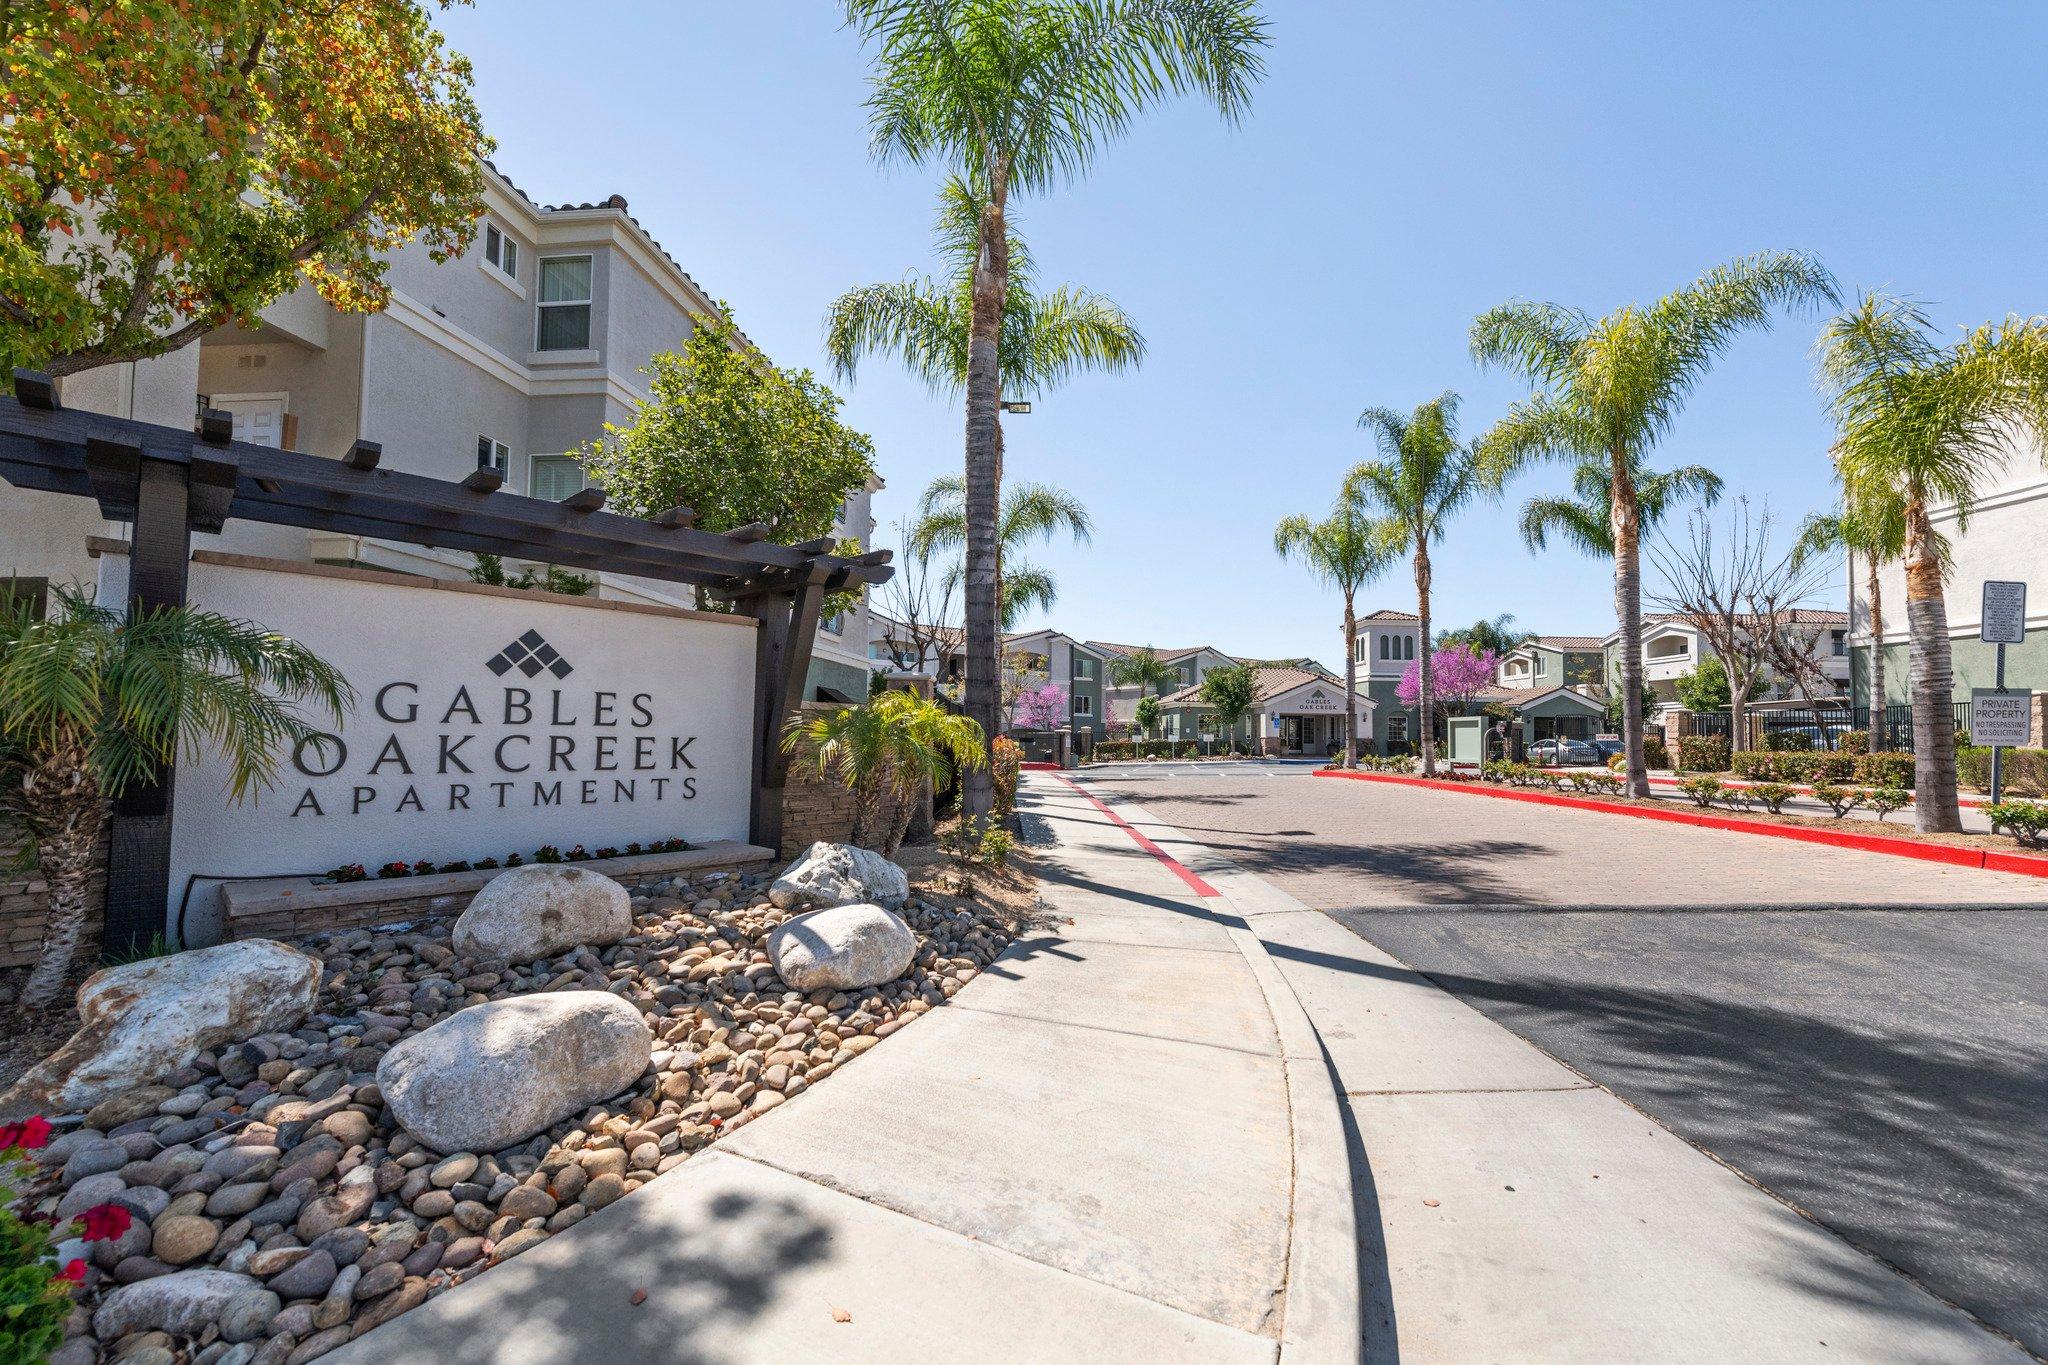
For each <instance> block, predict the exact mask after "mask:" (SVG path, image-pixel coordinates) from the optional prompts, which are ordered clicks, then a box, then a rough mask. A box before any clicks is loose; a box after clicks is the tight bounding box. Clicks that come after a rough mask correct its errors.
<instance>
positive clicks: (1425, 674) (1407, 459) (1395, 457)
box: [1345, 393, 1484, 777]
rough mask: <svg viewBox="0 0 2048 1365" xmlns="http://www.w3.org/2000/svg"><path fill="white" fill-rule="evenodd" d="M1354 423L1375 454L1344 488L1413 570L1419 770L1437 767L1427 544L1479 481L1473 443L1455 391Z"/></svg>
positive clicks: (1478, 488)
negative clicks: (1406, 410) (1466, 438)
mask: <svg viewBox="0 0 2048 1365" xmlns="http://www.w3.org/2000/svg"><path fill="white" fill-rule="evenodd" d="M1358 425H1359V426H1361V427H1363V428H1365V429H1366V430H1367V431H1369V432H1371V433H1372V435H1373V441H1374V443H1375V444H1376V445H1378V447H1379V451H1380V458H1379V459H1377V460H1369V461H1367V462H1366V463H1364V464H1362V465H1359V466H1358V467H1357V468H1356V469H1354V470H1352V471H1351V477H1350V478H1349V479H1348V480H1346V482H1345V487H1346V489H1347V490H1348V491H1353V492H1355V493H1356V494H1357V496H1359V497H1360V498H1362V499H1364V500H1365V501H1366V502H1367V503H1368V504H1369V505H1371V506H1373V507H1374V508H1376V509H1377V513H1378V514H1377V516H1375V518H1374V519H1373V535H1374V537H1375V538H1376V539H1378V540H1379V541H1380V542H1381V543H1382V544H1385V545H1387V546H1390V547H1392V546H1399V547H1401V548H1402V549H1403V550H1405V551H1407V552H1408V554H1409V555H1410V557H1411V558H1410V562H1411V564H1412V565H1413V567H1414V570H1415V614H1416V615H1417V616H1418V617H1419V618H1420V619H1421V630H1420V632H1419V634H1420V636H1421V638H1422V640H1423V642H1424V647H1423V648H1422V649H1421V650H1420V651H1418V653H1419V655H1420V658H1419V663H1420V666H1421V668H1420V673H1419V675H1418V676H1419V680H1420V690H1419V692H1418V694H1417V695H1418V700H1417V702H1416V709H1417V711H1418V712H1419V713H1420V714H1421V715H1422V716H1423V717H1424V719H1423V722H1422V772H1423V775H1424V776H1425V777H1427V776H1431V775H1434V774H1435V772H1436V734H1435V727H1434V726H1432V725H1431V724H1430V723H1429V720H1428V717H1430V716H1432V715H1434V714H1436V713H1435V711H1434V709H1433V708H1434V707H1435V705H1436V670H1435V666H1434V664H1433V662H1432V661H1431V659H1430V657H1429V656H1430V653H1431V651H1430V649H1429V648H1428V640H1429V638H1430V634H1429V590H1430V584H1431V580H1432V569H1431V566H1430V562H1429V547H1430V543H1431V542H1432V541H1440V540H1442V539H1443V536H1444V527H1445V526H1446V525H1448V524H1449V522H1450V519H1451V518H1452V517H1453V516H1455V515H1456V514H1457V513H1458V511H1459V510H1460V509H1462V508H1463V507H1464V506H1465V504H1466V503H1468V502H1470V501H1471V500H1472V499H1473V498H1474V497H1476V496H1478V495H1479V494H1480V493H1481V492H1482V491H1483V487H1484V485H1483V484H1482V483H1481V481H1480V478H1479V472H1478V466H1477V465H1476V464H1475V463H1474V459H1473V454H1472V450H1471V448H1470V447H1469V446H1467V445H1465V444H1464V443H1462V442H1461V441H1459V439H1458V395H1457V394H1455V393H1442V394H1439V395H1437V396H1436V397H1435V398H1432V399H1430V400H1429V401H1428V402H1427V403H1424V404H1422V405H1421V406H1420V407H1418V408H1416V409H1415V411H1414V412H1412V413H1410V414H1409V415H1408V416H1406V417H1403V416H1402V415H1401V414H1399V413H1397V412H1395V411H1393V410H1392V409H1390V408H1367V409H1366V410H1365V411H1364V412H1363V413H1361V414H1359V418H1358Z"/></svg>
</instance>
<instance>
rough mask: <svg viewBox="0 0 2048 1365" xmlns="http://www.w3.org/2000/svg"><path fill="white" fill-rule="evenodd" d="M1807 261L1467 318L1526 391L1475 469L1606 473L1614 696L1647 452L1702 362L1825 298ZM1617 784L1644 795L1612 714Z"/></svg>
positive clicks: (1635, 639)
mask: <svg viewBox="0 0 2048 1365" xmlns="http://www.w3.org/2000/svg"><path fill="white" fill-rule="evenodd" d="M1835 297H1836V295H1835V286H1834V281H1833V280H1832V279H1831V278H1830V277H1829V275H1828V273H1827V271H1825V270H1824V269H1822V268H1821V266H1820V264H1819V263H1818V262H1816V261H1815V260H1814V259H1813V258H1812V257H1810V256H1806V255H1803V254H1801V253H1798V252H1785V251H1779V252H1766V253H1763V254H1761V255H1757V256H1746V257H1743V258H1741V259H1740V260H1735V261H1731V262H1729V263H1728V264H1726V265H1722V266H1716V267H1715V268H1714V269H1712V270H1710V271H1708V272H1707V273H1706V274H1704V275H1702V276H1701V277H1700V278H1699V279H1697V280H1695V281H1693V283H1691V284H1689V285H1687V286H1686V287H1685V288H1683V289H1680V290H1677V291H1675V292H1673V293H1670V294H1666V295H1665V296H1664V297H1663V298H1661V299H1658V300H1657V301H1656V302H1655V303H1652V304H1649V305H1647V306H1645V305H1639V304H1630V305H1628V306H1627V307H1624V308H1619V309H1616V310H1615V311H1614V312H1612V313H1609V314H1608V315H1607V316H1605V317H1601V318H1595V317H1592V316H1590V315H1588V314H1586V313H1582V312H1580V311H1579V310H1577V309H1575V308H1565V307H1562V306H1560V305H1558V304H1554V303H1530V302H1528V301H1526V300H1519V299H1518V300H1515V301H1513V302H1509V303H1505V304H1502V305H1501V306H1500V307H1498V308H1495V309H1493V310H1491V311H1490V312H1487V313H1483V314H1481V315H1480V317H1479V318H1478V319H1477V320H1475V321H1474V322H1473V324H1472V355H1473V358H1474V359H1476V360H1477V361H1478V362H1479V363H1480V364H1482V365H1502V366H1506V367H1508V368H1509V369H1512V370H1515V371H1517V372H1518V373H1520V374H1522V375H1524V376H1526V377H1527V378H1528V380H1529V381H1530V382H1531V383H1532V384H1534V385H1535V386H1536V387H1537V392H1536V393H1534V394H1532V395H1531V396H1530V397H1528V398H1526V399H1524V400H1522V401H1521V402H1518V403H1516V404H1515V405H1514V406H1513V407H1511V408H1510V409H1509V410H1508V414H1507V416H1505V417H1503V418H1502V419H1501V420H1500V421H1499V422H1497V423H1496V424H1495V425H1494V427H1493V429H1492V430H1491V431H1489V432H1488V433H1487V434H1486V435H1485V436H1484V437H1483V438H1482V439H1481V441H1480V443H1479V454H1480V466H1481V469H1482V471H1483V473H1484V475H1485V477H1486V479H1487V481H1488V483H1489V484H1492V485H1494V486H1496V487H1497V486H1499V485H1500V484H1502V483H1505V482H1506V480H1507V479H1508V478H1509V477H1511V476H1512V475H1513V474H1515V473H1517V472H1519V471H1520V470H1522V469H1524V468H1526V467H1528V466H1529V465H1531V464H1533V463H1535V462H1537V461H1539V460H1566V461H1570V462H1571V463H1573V464H1583V463H1587V462H1597V463H1600V464H1604V465H1605V466H1606V468H1607V472H1608V480H1609V484H1608V488H1609V511H1608V526H1609V528H1610V532H1611V540H1612V543H1613V546H1614V613H1615V617H1616V619H1617V621H1618V623H1619V625H1620V627H1621V693H1622V695H1623V696H1625V697H1634V696H1638V695H1640V694H1641V692H1642V672H1643V607H1642V557H1641V538H1642V529H1643V523H1642V501H1641V494H1640V491H1639V490H1638V488H1637V486H1636V478H1637V475H1638V472H1639V471H1640V470H1641V469H1643V468H1644V466H1645V463H1646V461H1647V459H1648V456H1649V454H1650V451H1651V450H1652V449H1653V448H1654V447H1655V446H1656V444H1657V442H1658V440H1659V439H1660V438H1662V437H1663V436H1665V435H1666V434H1667V433H1668V432H1669V431H1670V430H1671V427H1672V425H1673V424H1674V423H1675V422H1676V421H1677V420H1678V414H1679V412H1680V411H1681V410H1682V409H1683V408H1684V406H1685V398H1686V395H1687V394H1689V393H1691V392H1692V389H1693V386H1694V385H1696V384H1698V383H1699V381H1700V379H1701V378H1702V377H1703V376H1704V375H1705V374H1706V372H1707V368H1708V367H1709V366H1710V365H1711V364H1712V363H1713V360H1714V357H1715V356H1717V355H1719V354H1720V352H1721V351H1722V350H1723V349H1724V348H1725V347H1726V346H1727V345H1728V343H1729V342H1730V341H1731V340H1733V339H1734V337H1735V336H1736V334H1737V333H1739V332H1742V331H1744V330H1745V329H1748V328H1756V327H1763V326H1766V325H1767V324H1768V323H1769V322H1770V319H1771V315H1772V313H1773V312H1774V311H1776V310H1777V309H1779V308H1781V307H1785V306H1788V305H1808V304H1818V303H1819V302H1821V301H1830V302H1831V301H1833V300H1834V299H1835ZM1622 741H1623V745H1624V747H1625V748H1626V750H1627V754H1628V784H1629V791H1630V792H1631V793H1632V794H1634V795H1636V796H1645V797H1646V796H1648V795H1649V794H1650V778H1649V772H1648V770H1647V769H1646V768H1645V767H1644V766H1643V717H1642V716H1641V715H1639V714H1637V711H1636V708H1634V707H1632V706H1625V707H1623V708H1622Z"/></svg>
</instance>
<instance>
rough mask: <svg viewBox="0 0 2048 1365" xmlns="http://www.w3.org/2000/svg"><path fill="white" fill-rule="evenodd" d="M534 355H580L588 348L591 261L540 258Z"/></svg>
mask: <svg viewBox="0 0 2048 1365" xmlns="http://www.w3.org/2000/svg"><path fill="white" fill-rule="evenodd" d="M537 311H538V313H539V314H540V319H539V323H538V325H537V329H536V331H535V334H534V342H533V348H534V349H535V350H536V351H582V350H587V349H589V347H590V257H588V256H543V257H541V261H540V302H539V304H538V305H537Z"/></svg>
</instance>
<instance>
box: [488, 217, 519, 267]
mask: <svg viewBox="0 0 2048 1365" xmlns="http://www.w3.org/2000/svg"><path fill="white" fill-rule="evenodd" d="M484 259H485V260H486V261H489V262H490V263H491V264H492V265H493V266H496V267H497V269H498V271H499V272H500V273H501V274H503V275H505V276H506V277H507V278H508V279H514V280H516V279H518V278H519V243H517V242H515V241H513V240H512V239H511V238H510V237H508V236H506V235H505V233H504V231H503V230H502V229H500V228H499V226H498V225H497V224H496V223H493V222H489V221H486V222H485V223H484Z"/></svg>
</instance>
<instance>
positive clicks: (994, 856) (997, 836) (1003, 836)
mask: <svg viewBox="0 0 2048 1365" xmlns="http://www.w3.org/2000/svg"><path fill="white" fill-rule="evenodd" d="M1010 848H1011V842H1010V831H1008V830H1006V829H1000V828H997V827H994V826H991V827H990V828H988V829H985V830H983V831H982V832H981V843H980V845H979V847H978V849H977V852H978V854H979V855H980V858H981V860H982V861H983V862H985V863H987V864H988V865H989V866H990V867H1008V866H1009V865H1010Z"/></svg>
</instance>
